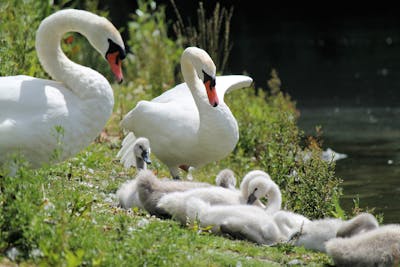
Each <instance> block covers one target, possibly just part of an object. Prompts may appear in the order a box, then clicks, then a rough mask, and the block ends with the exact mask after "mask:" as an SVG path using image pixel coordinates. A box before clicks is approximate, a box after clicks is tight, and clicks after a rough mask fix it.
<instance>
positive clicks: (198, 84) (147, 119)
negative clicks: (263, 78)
mask: <svg viewBox="0 0 400 267" xmlns="http://www.w3.org/2000/svg"><path fill="white" fill-rule="evenodd" d="M181 70H182V74H183V78H184V80H185V83H182V84H179V85H178V86H176V87H174V88H173V89H171V90H168V91H166V92H165V93H163V94H162V95H160V96H158V97H156V98H154V99H153V100H151V101H140V102H139V103H138V104H137V105H136V107H135V108H134V109H132V110H131V111H130V112H129V113H128V114H126V115H125V117H124V119H123V120H122V121H121V127H123V128H124V129H126V130H128V131H132V132H134V134H135V135H136V136H143V137H147V138H148V139H149V140H150V143H151V147H152V152H153V153H154V155H156V157H158V158H159V159H160V160H161V161H162V162H163V163H165V164H166V165H167V166H168V168H169V170H170V173H171V175H172V177H173V178H176V179H178V178H179V168H181V169H183V170H188V169H189V167H195V168H196V167H201V166H203V165H205V164H207V163H210V162H213V161H216V160H220V159H222V158H224V157H225V156H227V155H228V154H229V153H230V152H231V151H232V150H233V149H234V147H235V146H236V143H237V142H238V139H239V130H238V124H237V122H236V119H235V117H234V116H233V115H232V113H231V111H230V109H229V107H228V106H227V105H226V104H225V103H224V94H225V92H226V91H228V90H234V89H237V88H243V87H249V86H250V85H251V83H252V79H251V78H250V77H248V76H243V75H231V76H220V77H215V73H216V70H215V65H214V63H213V61H212V59H211V58H210V56H209V55H208V54H207V53H206V52H205V51H204V50H202V49H200V48H197V47H188V48H186V49H185V50H184V52H183V54H182V57H181ZM188 87H189V89H190V90H189V89H188ZM129 145H130V144H129V142H127V143H125V146H129ZM124 165H125V166H126V165H129V164H127V163H126V162H124Z"/></svg>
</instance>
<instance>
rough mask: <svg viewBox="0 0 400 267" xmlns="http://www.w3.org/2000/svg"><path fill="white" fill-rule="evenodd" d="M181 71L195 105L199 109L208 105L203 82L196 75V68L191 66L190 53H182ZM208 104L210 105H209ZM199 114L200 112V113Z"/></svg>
mask: <svg viewBox="0 0 400 267" xmlns="http://www.w3.org/2000/svg"><path fill="white" fill-rule="evenodd" d="M181 71H182V75H183V78H184V80H185V82H186V84H187V86H188V87H189V89H190V92H191V93H192V95H193V98H194V101H195V102H196V105H197V107H198V108H199V109H200V108H201V107H203V106H205V105H209V103H208V100H207V95H206V93H205V90H202V88H203V87H204V84H203V83H202V81H201V80H200V78H199V77H198V76H197V73H196V70H195V68H194V66H193V62H192V59H191V55H190V54H188V53H184V54H183V56H182V59H181ZM209 106H210V105H209ZM200 115H201V113H200Z"/></svg>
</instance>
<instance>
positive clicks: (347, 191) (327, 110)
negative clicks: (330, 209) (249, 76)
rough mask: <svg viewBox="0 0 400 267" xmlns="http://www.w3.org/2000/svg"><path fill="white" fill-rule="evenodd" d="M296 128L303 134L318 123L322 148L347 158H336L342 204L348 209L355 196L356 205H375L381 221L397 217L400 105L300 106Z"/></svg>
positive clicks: (399, 214)
mask: <svg viewBox="0 0 400 267" xmlns="http://www.w3.org/2000/svg"><path fill="white" fill-rule="evenodd" d="M300 110H301V119H300V122H299V124H300V127H301V128H303V129H304V130H305V131H306V132H307V133H309V134H312V133H315V132H314V126H315V125H321V126H322V129H323V132H324V133H323V136H324V140H325V141H324V148H327V147H330V148H332V149H333V150H335V151H337V152H339V153H345V154H347V155H348V158H346V159H342V160H339V161H337V162H336V173H337V176H338V177H340V178H342V179H343V181H344V183H343V188H344V198H343V200H342V205H343V207H344V208H345V210H350V209H351V207H352V205H353V199H354V198H356V197H359V203H360V207H362V208H366V207H369V208H373V207H374V208H376V209H375V211H376V212H377V213H383V215H384V222H385V223H399V222H400V138H399V137H400V121H399V118H400V108H379V107H372V108H367V107H363V108H361V107H360V108H349V107H346V108H335V107H320V108H316V107H314V108H305V107H303V108H300Z"/></svg>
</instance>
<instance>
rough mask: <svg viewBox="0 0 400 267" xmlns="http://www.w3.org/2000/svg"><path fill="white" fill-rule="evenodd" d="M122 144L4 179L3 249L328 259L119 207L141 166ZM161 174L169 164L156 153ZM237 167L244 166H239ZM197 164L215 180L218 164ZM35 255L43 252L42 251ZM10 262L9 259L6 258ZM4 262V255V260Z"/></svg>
mask: <svg viewBox="0 0 400 267" xmlns="http://www.w3.org/2000/svg"><path fill="white" fill-rule="evenodd" d="M117 151H118V147H116V146H115V145H112V143H109V142H107V143H93V144H92V145H90V146H89V147H88V148H87V149H86V150H85V151H82V152H81V153H80V154H79V155H78V156H77V157H75V158H73V159H71V160H68V161H67V162H64V163H61V164H58V165H56V166H52V167H47V168H42V169H39V170H35V171H32V170H28V169H25V168H24V167H22V168H21V169H20V170H19V171H18V173H17V175H16V177H3V178H2V180H1V182H0V185H1V186H0V188H1V191H2V192H1V193H2V194H1V197H0V203H1V206H0V211H1V213H0V214H1V217H0V227H1V235H0V237H1V238H0V251H1V252H2V254H3V256H4V255H5V254H6V252H7V250H8V249H10V248H11V247H16V248H18V250H19V251H20V255H19V257H17V259H16V261H17V262H22V263H26V264H28V265H29V264H34V265H36V264H37V265H44V266H59V265H62V266H81V265H89V266H144V265H147V266H189V265H194V266H237V264H238V263H239V262H240V263H241V264H242V266H279V264H286V263H288V262H290V261H292V260H294V259H299V260H301V261H302V262H303V263H305V264H315V265H316V266H322V265H323V263H329V262H330V260H329V258H328V257H327V256H325V255H323V254H320V253H314V252H310V251H306V250H304V249H301V248H292V247H266V246H259V245H256V244H253V243H251V242H247V241H239V240H232V239H230V238H228V237H223V236H216V235H213V234H210V233H208V232H199V231H198V230H196V229H189V228H187V227H184V226H181V225H179V224H178V223H177V222H175V221H172V220H160V219H158V218H155V217H151V216H149V215H148V214H147V213H146V212H145V211H142V210H137V209H135V210H133V211H126V210H123V209H120V208H117V207H116V205H115V204H116V200H115V197H114V196H113V194H114V193H115V191H116V190H117V188H118V187H119V186H120V184H122V183H123V182H124V181H125V180H127V179H130V178H132V177H133V176H134V174H135V170H133V169H132V170H128V171H125V170H123V169H122V168H121V165H120V164H119V163H118V162H117V161H115V155H116V153H117ZM153 161H154V162H155V165H156V166H160V168H159V169H158V171H159V173H160V175H167V173H168V171H167V169H166V168H165V167H164V166H162V164H161V163H160V162H158V161H157V159H156V158H155V157H153ZM234 167H238V166H234ZM209 169H210V167H209V168H206V169H205V170H207V171H205V170H198V171H196V173H195V179H196V180H213V179H214V177H215V174H216V172H217V169H218V168H214V167H212V169H214V170H215V171H214V172H210V171H209ZM35 255H36V256H35ZM3 261H4V262H6V259H3ZM0 262H1V261H0Z"/></svg>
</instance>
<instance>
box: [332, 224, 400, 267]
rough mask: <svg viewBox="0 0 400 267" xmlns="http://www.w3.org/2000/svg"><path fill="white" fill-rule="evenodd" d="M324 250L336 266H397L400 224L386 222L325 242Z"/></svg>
mask: <svg viewBox="0 0 400 267" xmlns="http://www.w3.org/2000/svg"><path fill="white" fill-rule="evenodd" d="M326 252H327V254H328V255H329V256H331V257H332V259H333V261H334V263H335V265H337V266H354V267H361V266H362V267H375V266H387V267H392V266H398V264H399V262H400V225H398V224H388V225H384V226H381V227H379V228H376V229H374V230H371V231H368V232H364V233H360V234H357V235H355V236H352V237H350V238H334V239H331V240H329V241H328V242H326Z"/></svg>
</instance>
